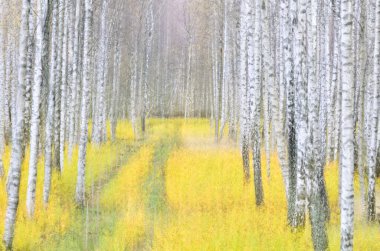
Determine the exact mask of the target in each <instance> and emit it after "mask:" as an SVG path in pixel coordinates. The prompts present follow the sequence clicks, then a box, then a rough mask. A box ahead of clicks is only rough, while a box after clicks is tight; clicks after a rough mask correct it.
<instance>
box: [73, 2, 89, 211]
mask: <svg viewBox="0 0 380 251" xmlns="http://www.w3.org/2000/svg"><path fill="white" fill-rule="evenodd" d="M91 19H92V0H85V24H84V35H83V38H84V45H83V87H82V89H83V92H82V103H81V106H82V110H81V117H80V120H81V123H80V128H81V130H80V131H81V133H80V142H79V157H78V176H77V185H76V192H75V201H76V203H77V205H78V206H80V207H83V206H84V202H85V171H86V149H87V137H88V121H87V119H88V109H89V104H90V74H91V72H90V67H91V66H90V58H89V57H90V38H91Z"/></svg>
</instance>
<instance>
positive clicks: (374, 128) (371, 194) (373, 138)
mask: <svg viewBox="0 0 380 251" xmlns="http://www.w3.org/2000/svg"><path fill="white" fill-rule="evenodd" d="M372 81H373V82H372V88H373V91H372V93H373V100H372V109H371V114H372V115H371V122H370V123H371V135H370V142H369V151H368V152H369V156H368V201H367V203H368V220H369V221H375V219H376V193H375V188H376V185H375V183H376V156H377V151H376V150H377V143H378V139H377V133H378V126H379V125H378V116H379V112H378V109H379V101H380V97H379V86H380V0H377V1H376V25H375V45H374V62H373V80H372Z"/></svg>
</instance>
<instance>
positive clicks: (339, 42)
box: [0, 0, 380, 251]
mask: <svg viewBox="0 0 380 251" xmlns="http://www.w3.org/2000/svg"><path fill="white" fill-rule="evenodd" d="M0 16H1V17H2V18H1V20H0V179H1V180H3V181H4V183H5V186H6V194H4V198H6V212H4V215H3V217H4V232H1V233H3V242H4V247H5V248H6V249H8V250H12V245H13V240H14V238H15V234H14V233H15V229H16V226H17V223H18V218H17V215H18V210H20V207H26V212H27V216H28V218H29V219H28V220H30V221H31V224H32V223H33V221H34V220H35V217H36V216H35V215H36V214H37V215H40V214H44V213H46V211H44V210H48V208H49V205H52V202H51V200H52V199H55V200H56V199H57V198H56V197H57V196H60V195H59V194H57V193H54V192H53V191H54V187H56V186H60V185H61V184H62V182H64V181H65V180H64V178H63V177H64V176H63V175H64V174H65V173H66V172H68V173H70V174H71V176H74V175H75V176H76V177H70V179H72V180H75V191H74V192H73V194H70V195H67V196H70V198H71V199H72V200H73V203H74V201H75V205H76V207H78V208H79V209H81V210H83V211H85V210H87V211H88V208H89V207H91V205H90V206H89V204H91V201H90V199H89V198H90V197H91V196H92V197H91V198H93V197H94V194H96V193H99V191H100V188H99V187H101V186H102V185H103V184H102V182H101V181H102V180H101V181H98V182H96V181H94V180H90V177H91V179H94V178H93V176H96V175H97V174H96V173H95V174H94V173H92V172H93V170H94V167H93V164H91V163H92V162H91V163H90V162H89V160H88V153H89V151H90V150H92V149H102V147H105V146H107V147H108V146H109V145H108V144H110V145H112V144H118V143H120V142H123V143H125V142H127V140H126V139H125V138H124V137H127V136H126V135H121V131H122V129H123V128H122V126H123V124H122V122H123V121H128V123H130V127H131V131H132V133H131V134H133V139H134V142H135V144H141V145H144V144H145V142H148V141H149V140H150V139H151V138H150V135H151V133H152V132H153V131H154V130H155V129H154V128H153V127H154V125H155V119H162V120H163V121H166V120H165V119H168V118H172V119H174V118H183V119H184V120H183V121H184V122H183V123H184V124H185V125H186V123H188V121H191V119H192V118H202V119H207V123H208V124H207V126H208V127H209V134H210V135H212V137H213V142H212V144H213V145H214V146H217V147H218V149H219V150H220V149H224V148H223V147H227V145H228V147H236V148H237V149H238V152H239V161H240V162H239V163H241V165H240V166H237V167H236V168H237V169H239V170H240V171H241V179H243V183H244V188H241V189H253V190H252V191H254V192H253V195H252V196H251V197H252V198H249V199H250V200H252V201H253V202H254V206H255V207H257V208H259V209H262V208H266V207H268V206H270V205H268V202H267V201H268V198H267V196H268V194H269V193H268V191H271V190H273V189H275V190H276V189H279V187H280V188H281V189H282V190H281V192H282V193H283V195H284V198H285V199H284V200H285V201H286V206H287V207H286V213H285V214H286V215H284V217H285V218H286V222H284V225H286V227H287V228H289V229H290V230H291V232H292V234H295V235H296V233H293V232H299V231H303V230H304V229H305V228H309V227H310V228H311V231H310V233H311V240H312V244H311V245H310V247H312V248H313V249H314V250H329V249H330V246H331V243H332V242H331V243H329V238H331V233H330V232H331V230H329V227H331V225H332V224H334V222H332V220H331V215H332V214H334V213H337V214H338V215H339V217H340V221H339V225H340V250H342V251H346V250H347V251H349V250H356V249H355V243H354V239H355V237H354V236H355V230H354V229H355V228H356V227H357V225H363V224H364V225H365V226H367V225H369V226H373V225H375V224H378V220H379V213H380V212H378V210H379V202H378V201H376V199H377V198H379V194H378V193H379V191H377V187H378V184H377V183H378V181H379V177H380V128H379V123H380V116H379V115H380V107H379V105H380V0H361V1H360V0H334V1H322V0H316V1H314V0H290V1H288V0H280V1H273V0H255V1H249V0H212V1H201V0H175V1H174V0H173V1H169V0H144V1H136V0H125V1H124V0H56V1H51V0H9V1H5V0H0ZM128 126H129V124H128ZM128 128H129V127H128ZM182 136H183V135H182ZM157 144H158V143H157ZM189 145H191V143H189ZM89 149H90V150H89ZM131 152H133V150H131ZM8 156H9V158H8ZM123 157H124V155H123V156H121V157H119V156H117V157H115V159H117V160H119V159H120V161H121V160H122V159H123ZM8 159H9V160H8ZM99 159H100V161H99V162H101V158H100V157H99ZM155 161H156V159H155ZM157 161H158V160H157ZM89 163H90V164H89ZM120 163H122V162H120ZM120 163H118V165H119V164H120ZM154 163H155V162H154ZM72 164H74V165H75V166H76V170H75V171H73V170H71V169H68V168H69V167H70V166H71V165H72ZM120 165H121V164H120ZM24 166H26V168H24ZM40 166H41V167H40ZM277 169H278V171H279V173H281V179H282V181H281V182H282V183H281V184H277V183H274V182H273V181H274V180H276V179H275V178H273V173H276V170H277ZM331 169H333V170H334V171H336V172H337V173H338V175H337V179H336V180H334V181H331V180H329V179H328V178H326V172H327V171H330V170H331ZM89 172H90V173H91V175H92V176H89V175H88V173H89ZM107 175H110V176H112V175H115V176H117V175H118V173H117V172H116V171H115V170H112V169H110V170H109V172H108V173H107ZM24 176H25V177H27V179H26V181H27V182H26V184H25V185H24V184H21V183H22V180H23V179H22V177H24ZM107 177H108V176H107ZM107 177H102V178H104V179H107ZM39 180H40V181H41V182H39ZM267 182H272V183H267ZM332 182H335V183H332ZM355 182H357V183H355ZM40 183H41V185H40ZM90 183H91V186H90V185H88V184H90ZM266 184H270V185H266ZM332 185H333V186H334V189H335V190H336V191H337V194H339V195H338V199H337V200H336V201H332V200H331V197H332V196H331V194H329V193H328V189H331V186H332ZM356 185H357V186H356ZM23 186H25V187H26V190H25V191H26V193H25V194H22V195H20V193H23V190H20V187H21V188H22V187H23ZM72 187H73V188H74V186H72ZM89 187H91V189H92V190H91V191H89ZM356 187H358V191H356V190H357V189H356ZM39 189H41V193H42V195H41V196H42V199H41V202H42V204H43V208H42V209H40V208H39V205H40V203H39V199H38V196H39V195H38V191H39ZM97 189H98V190H99V191H98V190H97ZM239 189H240V188H239ZM335 190H334V191H335ZM20 191H22V192H20ZM244 191H246V190H244ZM244 193H246V192H244ZM23 195H25V197H26V198H25V202H24V201H22V203H25V204H22V203H19V201H20V198H23ZM222 197H223V196H222ZM247 198H248V197H247ZM184 203H186V202H184ZM21 204H22V205H21ZM356 205H359V206H356ZM37 212H38V213H37ZM86 214H90V215H91V213H88V212H87V213H86ZM0 215H1V214H0ZM19 217H21V216H19ZM273 217H275V216H273ZM87 220H88V219H87ZM309 223H310V224H309ZM86 224H88V222H87V223H86ZM86 226H87V225H86ZM150 235H153V234H150ZM87 238H88V236H87ZM147 238H148V237H147ZM136 247H140V246H136ZM136 247H135V248H136ZM86 249H90V248H89V247H86ZM250 249H255V247H250Z"/></svg>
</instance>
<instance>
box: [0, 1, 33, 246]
mask: <svg viewBox="0 0 380 251" xmlns="http://www.w3.org/2000/svg"><path fill="white" fill-rule="evenodd" d="M29 12H30V0H23V1H22V12H21V25H20V49H19V68H18V88H17V103H16V118H15V121H14V122H16V124H15V131H14V137H13V141H12V153H11V173H10V176H9V179H8V190H7V191H8V199H7V210H6V214H5V228H4V236H3V241H4V244H5V247H6V249H9V250H11V249H12V242H13V236H14V230H15V223H16V215H17V207H18V203H19V189H20V177H21V163H22V158H23V151H22V144H23V132H24V109H25V85H26V65H27V62H26V61H27V58H26V55H27V50H28V36H29V34H28V33H29V20H28V18H29Z"/></svg>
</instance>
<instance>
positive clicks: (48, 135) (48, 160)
mask: <svg viewBox="0 0 380 251" xmlns="http://www.w3.org/2000/svg"><path fill="white" fill-rule="evenodd" d="M57 14H58V3H57V2H53V10H52V17H53V18H52V24H51V25H52V32H51V53H50V66H49V67H50V74H49V93H48V107H47V114H46V126H45V176H44V189H43V199H44V203H45V204H47V203H48V202H49V195H50V186H51V171H52V144H53V124H54V110H55V109H54V106H55V102H54V92H55V88H56V67H57V34H58V31H57V29H58V27H57V25H58V20H57V18H58V17H57Z"/></svg>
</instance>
